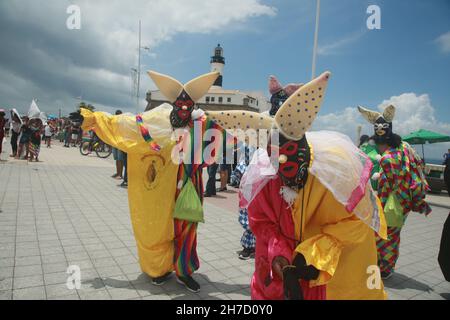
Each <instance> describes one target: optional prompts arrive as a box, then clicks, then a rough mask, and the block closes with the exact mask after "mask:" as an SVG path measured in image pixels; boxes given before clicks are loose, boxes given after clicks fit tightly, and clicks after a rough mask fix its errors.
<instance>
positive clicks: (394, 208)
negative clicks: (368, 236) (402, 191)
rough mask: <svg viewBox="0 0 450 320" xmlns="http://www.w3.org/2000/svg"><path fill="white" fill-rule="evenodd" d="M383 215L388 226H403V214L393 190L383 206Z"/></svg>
mask: <svg viewBox="0 0 450 320" xmlns="http://www.w3.org/2000/svg"><path fill="white" fill-rule="evenodd" d="M384 215H385V217H386V224H387V226H388V227H397V228H401V227H403V223H404V216H403V208H402V206H401V204H400V201H399V200H398V197H397V196H396V195H395V192H393V193H391V194H390V195H389V197H388V199H387V201H386V205H385V206H384Z"/></svg>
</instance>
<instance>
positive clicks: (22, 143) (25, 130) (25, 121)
mask: <svg viewBox="0 0 450 320" xmlns="http://www.w3.org/2000/svg"><path fill="white" fill-rule="evenodd" d="M20 133H21V135H20V140H19V150H18V151H17V154H16V159H21V157H22V154H23V152H25V156H24V157H23V159H28V154H29V144H30V137H31V129H30V127H29V118H28V117H27V116H25V117H23V118H22V127H21V129H20Z"/></svg>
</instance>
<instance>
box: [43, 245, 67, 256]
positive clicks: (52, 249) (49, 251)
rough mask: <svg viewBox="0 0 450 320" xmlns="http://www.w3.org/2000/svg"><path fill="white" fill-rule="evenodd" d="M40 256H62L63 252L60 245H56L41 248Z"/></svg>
mask: <svg viewBox="0 0 450 320" xmlns="http://www.w3.org/2000/svg"><path fill="white" fill-rule="evenodd" d="M41 254H42V255H52V254H64V250H63V248H62V246H61V245H59V244H56V243H55V245H54V246H53V247H46V248H41Z"/></svg>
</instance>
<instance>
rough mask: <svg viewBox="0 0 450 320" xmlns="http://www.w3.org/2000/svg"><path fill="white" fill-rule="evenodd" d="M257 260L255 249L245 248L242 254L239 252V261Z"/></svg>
mask: <svg viewBox="0 0 450 320" xmlns="http://www.w3.org/2000/svg"><path fill="white" fill-rule="evenodd" d="M253 258H255V249H248V248H244V250H242V251H241V252H239V259H241V260H249V259H253Z"/></svg>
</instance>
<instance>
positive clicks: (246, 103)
mask: <svg viewBox="0 0 450 320" xmlns="http://www.w3.org/2000/svg"><path fill="white" fill-rule="evenodd" d="M243 102H244V103H243V104H244V106H248V103H249V99H248V98H244V101H243Z"/></svg>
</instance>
